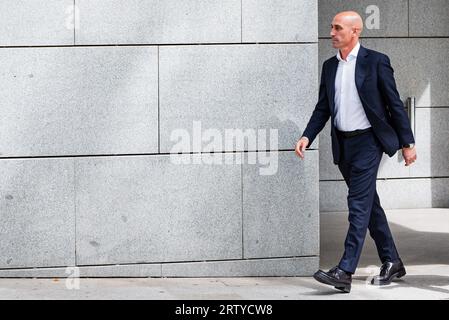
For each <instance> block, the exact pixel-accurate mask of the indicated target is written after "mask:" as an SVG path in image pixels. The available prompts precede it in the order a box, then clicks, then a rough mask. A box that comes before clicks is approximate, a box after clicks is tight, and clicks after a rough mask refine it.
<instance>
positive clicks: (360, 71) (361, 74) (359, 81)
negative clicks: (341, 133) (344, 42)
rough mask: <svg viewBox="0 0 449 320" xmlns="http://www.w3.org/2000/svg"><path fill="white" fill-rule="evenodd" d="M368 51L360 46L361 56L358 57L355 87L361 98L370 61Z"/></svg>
mask: <svg viewBox="0 0 449 320" xmlns="http://www.w3.org/2000/svg"><path fill="white" fill-rule="evenodd" d="M367 56H368V50H366V49H365V48H364V47H362V46H360V49H359V54H358V55H357V63H356V65H355V86H356V87H357V91H358V92H359V96H360V89H361V88H362V85H363V81H365V77H366V72H367V65H368V61H367V60H368V59H367V58H366V57H367Z"/></svg>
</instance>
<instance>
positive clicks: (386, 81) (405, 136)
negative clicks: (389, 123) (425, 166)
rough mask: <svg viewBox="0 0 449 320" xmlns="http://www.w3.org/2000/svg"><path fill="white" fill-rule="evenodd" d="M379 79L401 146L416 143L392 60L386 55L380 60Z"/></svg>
mask: <svg viewBox="0 0 449 320" xmlns="http://www.w3.org/2000/svg"><path fill="white" fill-rule="evenodd" d="M378 79H379V87H380V90H381V92H382V95H383V97H384V98H385V100H386V102H387V105H388V109H389V111H390V114H391V118H392V120H393V124H394V129H395V131H396V133H397V135H398V138H399V143H400V146H402V145H404V144H408V143H415V139H414V137H413V132H412V129H411V126H410V121H409V118H408V115H407V113H406V112H405V108H404V104H403V103H402V100H401V98H400V96H399V93H398V90H397V89H396V82H395V80H394V70H393V68H392V67H391V64H390V59H389V58H388V56H386V55H382V56H381V58H380V61H379V65H378Z"/></svg>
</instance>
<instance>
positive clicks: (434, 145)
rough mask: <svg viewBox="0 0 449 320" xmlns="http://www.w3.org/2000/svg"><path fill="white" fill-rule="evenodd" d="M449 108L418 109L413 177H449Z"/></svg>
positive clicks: (411, 170)
mask: <svg viewBox="0 0 449 320" xmlns="http://www.w3.org/2000/svg"><path fill="white" fill-rule="evenodd" d="M448 137H449V107H448V108H417V109H416V150H417V161H416V162H415V163H414V164H413V165H412V166H411V167H410V172H411V175H412V176H422V177H441V176H445V177H448V176H449V163H448V159H449V139H448Z"/></svg>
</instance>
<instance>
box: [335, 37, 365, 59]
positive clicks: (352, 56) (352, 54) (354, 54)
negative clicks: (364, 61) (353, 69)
mask: <svg viewBox="0 0 449 320" xmlns="http://www.w3.org/2000/svg"><path fill="white" fill-rule="evenodd" d="M359 50H360V42H357V44H356V45H355V47H354V48H353V49H352V50H351V52H350V53H349V54H348V57H347V58H346V60H347V61H351V60H354V59H356V58H357V55H358V54H359ZM337 59H338V61H344V60H343V59H342V58H341V55H340V50H338V52H337Z"/></svg>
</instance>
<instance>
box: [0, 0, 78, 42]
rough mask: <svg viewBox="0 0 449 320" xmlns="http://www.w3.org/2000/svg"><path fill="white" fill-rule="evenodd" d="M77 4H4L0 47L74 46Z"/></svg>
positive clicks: (11, 0)
mask: <svg viewBox="0 0 449 320" xmlns="http://www.w3.org/2000/svg"><path fill="white" fill-rule="evenodd" d="M73 8H74V7H73V0H45V1H39V0H37V1H36V0H34V1H30V0H2V1H1V2H0V45H1V46H36V45H73V29H74V20H73V16H74V9H73Z"/></svg>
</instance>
